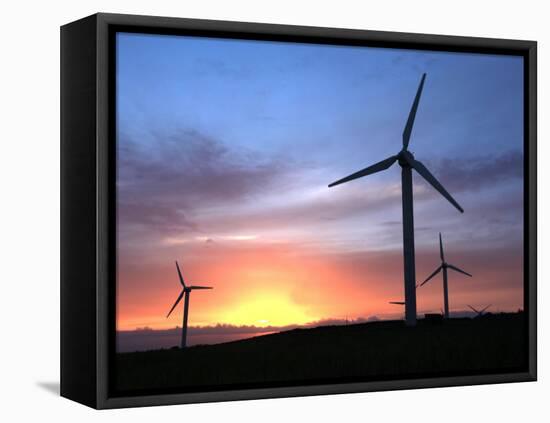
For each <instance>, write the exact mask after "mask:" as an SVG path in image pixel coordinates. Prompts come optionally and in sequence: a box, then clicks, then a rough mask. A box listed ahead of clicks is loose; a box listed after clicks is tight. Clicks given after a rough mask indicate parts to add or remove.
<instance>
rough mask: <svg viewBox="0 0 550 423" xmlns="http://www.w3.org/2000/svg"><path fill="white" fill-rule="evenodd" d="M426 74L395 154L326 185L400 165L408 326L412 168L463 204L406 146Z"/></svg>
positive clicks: (411, 321)
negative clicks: (396, 163) (397, 151)
mask: <svg viewBox="0 0 550 423" xmlns="http://www.w3.org/2000/svg"><path fill="white" fill-rule="evenodd" d="M425 79H426V74H423V75H422V79H421V80H420V85H419V86H418V90H417V92H416V97H415V98H414V101H413V104H412V108H411V111H410V113H409V118H408V119H407V123H406V125H405V129H404V130H403V147H402V148H401V151H399V153H397V155H395V156H391V157H388V158H387V159H385V160H382V161H380V162H378V163H375V164H373V165H372V166H369V167H366V168H364V169H362V170H360V171H358V172H355V173H353V174H351V175H349V176H346V177H345V178H342V179H339V180H338V181H336V182H333V183H332V184H330V185H329V187H333V186H335V185H339V184H342V183H344V182H349V181H352V180H354V179H358V178H362V177H363V176H367V175H372V174H373V173H376V172H380V171H382V170H386V169H388V168H389V167H390V166H392V165H393V164H394V163H395V162H398V163H399V165H400V166H401V196H402V203H403V259H404V276H405V277H404V280H405V322H406V324H407V326H414V325H416V275H415V262H414V217H413V190H412V170H413V169H414V170H416V171H417V172H418V173H419V174H420V175H421V176H422V177H423V178H424V179H425V180H426V181H428V183H429V184H430V185H431V186H432V187H434V188H435V189H436V190H437V191H438V192H439V193H440V194H441V195H442V196H443V197H445V198H446V199H447V200H448V201H449V202H450V203H451V204H452V205H453V206H455V207H456V208H457V209H458V210H459V211H460V212H461V213H463V212H464V210H463V209H462V207H460V205H459V204H458V203H457V202H456V201H455V199H454V198H453V197H452V196H451V194H449V193H448V192H447V190H446V189H445V188H444V187H443V185H441V183H440V182H439V181H438V180H437V179H436V178H435V177H434V176H433V175H432V174H431V172H430V171H429V170H428V169H427V168H426V166H424V165H423V164H422V163H421V162H419V161H418V160H415V158H414V156H413V154H412V153H411V152H410V151H409V150H408V147H409V141H410V138H411V132H412V128H413V124H414V119H415V116H416V110H417V109H418V103H419V101H420V96H421V94H422V88H423V87H424V81H425Z"/></svg>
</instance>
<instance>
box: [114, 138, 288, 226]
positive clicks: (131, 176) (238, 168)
mask: <svg viewBox="0 0 550 423" xmlns="http://www.w3.org/2000/svg"><path fill="white" fill-rule="evenodd" d="M154 138H155V140H154V142H152V143H150V144H151V145H153V147H152V148H144V147H142V146H141V145H140V144H139V142H136V140H132V139H129V138H128V137H122V140H121V141H120V142H119V150H118V183H117V185H118V216H119V219H120V220H121V221H123V222H124V226H123V227H124V228H134V229H135V226H136V225H137V226H141V227H146V228H147V229H149V230H153V231H156V232H158V233H160V234H162V235H164V234H166V233H173V232H174V231H179V233H181V232H182V231H189V230H194V231H197V230H199V229H200V228H198V227H197V225H196V223H195V222H194V216H193V214H194V213H197V212H198V211H200V210H201V209H202V208H204V207H213V206H216V205H218V206H227V204H239V203H240V202H242V201H244V200H246V199H250V198H253V197H254V196H255V195H257V194H261V193H262V192H265V190H269V189H271V188H272V187H273V185H274V184H275V182H277V183H279V184H281V183H284V181H282V178H281V175H283V174H284V173H285V172H287V168H288V161H286V160H283V159H282V158H264V157H260V156H259V155H257V154H255V153H253V152H250V151H231V150H229V149H228V148H227V147H226V146H225V145H224V144H223V143H222V142H220V141H218V140H215V139H213V138H210V137H207V136H205V135H203V134H200V133H198V132H196V131H192V130H181V131H179V132H177V133H173V134H169V135H162V134H160V133H157V134H155V135H154Z"/></svg>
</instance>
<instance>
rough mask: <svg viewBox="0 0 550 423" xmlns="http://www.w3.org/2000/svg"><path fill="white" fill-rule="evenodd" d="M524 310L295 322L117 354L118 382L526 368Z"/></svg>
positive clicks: (213, 384)
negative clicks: (245, 335)
mask: <svg viewBox="0 0 550 423" xmlns="http://www.w3.org/2000/svg"><path fill="white" fill-rule="evenodd" d="M525 328H526V325H525V321H524V315H523V313H506V314H504V313H503V314H495V315H487V316H483V317H481V318H476V319H469V318H461V319H450V320H447V321H444V322H442V323H439V324H437V323H433V322H428V321H425V320H419V324H418V326H417V327H415V328H410V327H405V325H404V323H403V322H402V321H385V322H384V321H381V322H369V323H362V324H354V325H349V326H324V327H318V328H313V329H295V330H291V331H287V332H281V333H276V334H271V335H264V336H259V337H255V338H250V339H244V340H240V341H233V342H228V343H225V344H218V345H204V346H194V347H189V348H187V349H185V350H180V349H168V350H156V351H147V352H134V353H120V354H117V355H116V372H115V374H116V376H115V383H116V387H117V389H118V390H120V391H136V390H148V389H176V388H177V389H182V390H194V391H200V390H211V389H228V388H230V386H228V385H240V386H251V387H252V386H258V385H262V384H273V385H285V384H298V383H304V384H309V383H316V382H331V383H337V382H339V381H341V382H348V381H352V380H359V379H362V380H383V379H391V378H406V377H415V376H417V377H428V376H436V375H445V374H448V375H450V374H453V373H461V374H468V373H470V374H475V373H482V372H484V373H490V372H507V371H520V370H523V368H524V367H525V366H526V365H527V355H526V348H525V345H526V344H525V343H526V339H527V338H526V336H527V334H526V331H525Z"/></svg>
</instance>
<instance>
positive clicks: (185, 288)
mask: <svg viewBox="0 0 550 423" xmlns="http://www.w3.org/2000/svg"><path fill="white" fill-rule="evenodd" d="M176 268H177V269H178V276H179V279H180V283H181V286H182V290H181V292H180V295H179V296H178V299H177V300H176V302H175V303H174V305H173V306H172V308H171V309H170V311H169V312H168V314H167V315H166V318H168V317H169V316H170V314H172V311H174V309H175V308H176V306H177V305H178V303H179V302H180V301H181V299H182V298H183V296H184V295H185V294H187V295H185V301H184V306H183V325H182V327H181V348H185V347H186V346H187V317H188V316H189V296H190V295H191V291H193V290H194V289H213V288H212V287H211V286H197V285H191V286H187V285H185V281H184V280H183V276H182V275H181V271H180V266H179V265H178V262H177V261H176Z"/></svg>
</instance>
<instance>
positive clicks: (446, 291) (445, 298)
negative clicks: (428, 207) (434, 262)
mask: <svg viewBox="0 0 550 423" xmlns="http://www.w3.org/2000/svg"><path fill="white" fill-rule="evenodd" d="M439 256H440V257H441V265H440V266H439V267H438V268H437V269H435V270H434V272H433V273H432V274H431V275H430V276H428V278H427V279H426V280H425V281H424V282H422V283H421V284H420V286H422V285H424V284H425V283H426V282H428V281H429V280H430V279H431V278H433V277H434V276H435V275H437V274H438V273H439V272H441V271H442V270H443V305H444V307H445V313H444V314H445V319H448V318H449V289H448V286H447V269H452V270H454V271H455V272H459V273H462V274H464V275H466V276H469V277H472V275H470V274H469V273H468V272H465V271H464V270H462V269H459V268H458V267H456V266H453V265H452V264H449V263H447V262H446V261H445V254H443V241H442V240H441V233H440V234H439Z"/></svg>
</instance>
